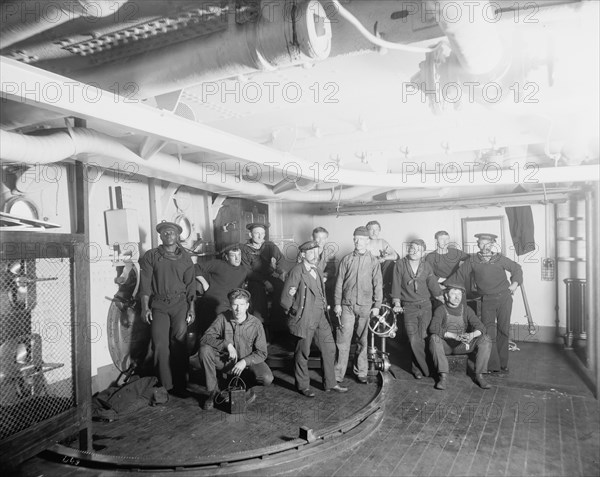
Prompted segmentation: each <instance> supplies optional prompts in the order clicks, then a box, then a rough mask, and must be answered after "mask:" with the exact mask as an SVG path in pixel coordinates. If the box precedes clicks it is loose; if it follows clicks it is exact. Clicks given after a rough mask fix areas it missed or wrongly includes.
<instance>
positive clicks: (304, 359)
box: [281, 240, 348, 397]
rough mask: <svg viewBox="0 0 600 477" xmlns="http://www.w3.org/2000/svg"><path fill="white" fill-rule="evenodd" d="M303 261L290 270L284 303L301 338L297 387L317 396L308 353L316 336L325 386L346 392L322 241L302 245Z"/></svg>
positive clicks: (290, 324) (294, 331) (296, 365)
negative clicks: (330, 316) (339, 374)
mask: <svg viewBox="0 0 600 477" xmlns="http://www.w3.org/2000/svg"><path fill="white" fill-rule="evenodd" d="M299 253H300V257H301V262H300V263H298V264H296V265H295V266H294V267H293V268H292V269H291V270H290V272H289V274H288V276H287V278H286V280H285V283H284V285H283V292H282V294H281V307H282V308H283V309H284V311H285V312H286V313H287V322H288V328H289V330H290V333H291V334H292V335H293V336H295V337H296V338H297V341H296V350H295V352H294V377H295V380H296V388H297V389H298V391H299V392H300V393H301V394H303V395H304V396H306V397H315V393H314V392H313V391H312V390H311V389H310V376H309V374H308V356H309V354H310V345H311V343H312V341H313V338H314V339H315V340H316V343H317V346H318V347H319V350H320V351H321V364H322V367H323V388H324V389H325V391H329V390H333V391H336V392H341V393H343V392H346V391H348V389H347V388H344V387H342V386H340V385H339V384H338V383H337V382H336V380H335V371H334V365H335V341H334V340H333V334H332V332H331V325H330V324H329V322H328V321H327V318H326V313H327V301H326V297H325V282H324V279H323V272H322V271H321V270H320V269H319V267H318V266H317V265H318V263H319V244H318V243H317V242H316V241H314V240H311V241H309V242H305V243H303V244H302V245H300V247H299Z"/></svg>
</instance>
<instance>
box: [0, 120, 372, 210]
mask: <svg viewBox="0 0 600 477" xmlns="http://www.w3.org/2000/svg"><path fill="white" fill-rule="evenodd" d="M47 132H48V133H49V134H48V135H47V136H25V135H21V134H17V133H13V132H9V131H4V130H0V158H2V162H3V163H4V164H3V165H8V163H16V164H17V165H27V164H30V165H32V166H40V165H43V164H50V163H54V162H59V161H63V160H67V159H70V158H76V159H77V160H80V161H82V162H83V163H86V164H88V166H90V167H95V168H101V169H110V168H114V167H123V169H125V168H126V167H131V165H132V164H133V165H135V167H136V170H137V173H138V174H140V175H142V176H146V177H157V178H160V179H164V180H168V181H171V182H174V183H177V184H181V185H187V186H190V187H196V188H198V189H202V190H207V191H209V192H217V193H221V194H225V195H229V196H232V197H238V196H248V195H252V196H254V197H256V198H257V199H276V200H280V199H281V200H288V201H296V202H329V201H332V200H337V201H348V200H352V199H354V198H356V197H360V196H363V195H365V194H367V193H372V192H373V190H374V188H373V187H348V188H343V189H341V188H340V189H339V190H335V189H329V190H315V191H312V192H311V193H309V194H307V193H305V192H299V191H296V190H291V191H287V192H284V193H281V194H277V195H276V194H275V193H274V192H273V191H272V189H271V188H269V187H267V186H266V185H264V184H262V183H260V182H248V181H243V180H242V179H241V178H240V177H237V176H234V175H228V174H214V173H213V172H214V171H212V170H208V169H206V168H205V167H203V166H202V165H201V164H193V163H190V162H187V161H179V160H178V159H177V158H175V157H174V156H171V155H169V154H164V153H161V152H158V153H156V154H154V155H153V156H152V158H151V159H147V160H146V159H143V158H141V157H140V156H139V155H137V154H136V153H134V152H133V151H131V150H130V149H128V148H127V147H125V146H124V145H123V144H121V143H119V142H117V141H115V140H114V139H113V138H111V137H110V136H106V135H104V134H101V133H98V132H96V131H93V130H91V129H85V128H72V129H69V130H68V131H67V130H56V131H47ZM127 170H129V169H127Z"/></svg>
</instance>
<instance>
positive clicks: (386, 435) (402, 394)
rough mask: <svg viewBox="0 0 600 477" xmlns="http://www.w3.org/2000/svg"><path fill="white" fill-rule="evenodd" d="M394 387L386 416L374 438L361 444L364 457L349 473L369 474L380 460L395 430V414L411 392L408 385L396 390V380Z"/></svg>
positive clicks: (399, 411)
mask: <svg viewBox="0 0 600 477" xmlns="http://www.w3.org/2000/svg"><path fill="white" fill-rule="evenodd" d="M392 387H393V390H394V391H393V395H392V396H391V397H390V398H388V400H387V403H386V409H385V415H386V418H385V419H384V421H383V423H382V424H381V426H380V428H379V429H378V430H377V432H376V433H375V434H374V435H373V436H372V438H371V439H369V440H368V441H367V442H364V443H362V444H361V445H360V449H359V451H360V454H359V455H360V456H361V457H362V461H361V462H357V463H356V464H355V465H353V466H352V467H353V468H352V469H348V470H350V472H349V473H348V474H347V475H359V476H360V475H367V474H368V473H369V472H370V471H371V469H372V468H373V466H374V465H375V464H376V463H377V462H379V454H380V449H381V448H382V447H385V446H387V441H388V440H389V439H390V435H391V433H392V431H393V430H394V424H395V419H394V416H397V415H398V414H401V412H402V404H403V402H404V400H405V399H406V397H407V395H408V394H409V392H410V390H409V389H408V388H407V387H402V388H400V389H398V390H397V391H396V388H397V387H398V383H397V382H395V381H393V382H392Z"/></svg>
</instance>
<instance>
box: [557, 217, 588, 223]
mask: <svg viewBox="0 0 600 477" xmlns="http://www.w3.org/2000/svg"><path fill="white" fill-rule="evenodd" d="M556 220H566V221H568V222H573V221H575V220H584V218H583V217H558V218H557V219H556Z"/></svg>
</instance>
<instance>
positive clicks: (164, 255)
mask: <svg viewBox="0 0 600 477" xmlns="http://www.w3.org/2000/svg"><path fill="white" fill-rule="evenodd" d="M158 253H159V254H160V258H159V260H161V259H165V260H172V261H175V260H179V259H180V258H181V257H182V253H181V249H180V248H179V245H177V248H175V251H174V252H168V251H167V250H166V249H165V248H164V247H163V246H162V245H159V246H158Z"/></svg>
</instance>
